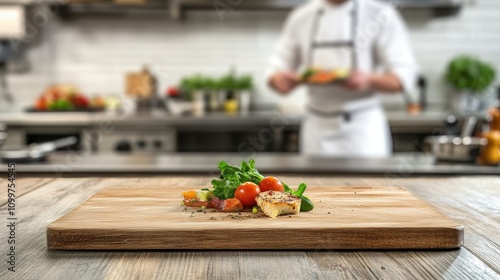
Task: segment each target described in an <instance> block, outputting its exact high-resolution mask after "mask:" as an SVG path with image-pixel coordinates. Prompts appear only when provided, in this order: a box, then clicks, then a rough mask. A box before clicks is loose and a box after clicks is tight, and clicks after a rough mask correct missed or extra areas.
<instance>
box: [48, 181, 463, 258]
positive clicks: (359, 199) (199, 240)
mask: <svg viewBox="0 0 500 280" xmlns="http://www.w3.org/2000/svg"><path fill="white" fill-rule="evenodd" d="M193 189H196V188H193ZM185 190H187V189H186V188H178V187H165V188H158V187H154V188H153V187H151V188H147V187H138V188H110V189H106V190H103V191H101V192H99V193H97V194H96V195H94V196H93V197H92V198H90V199H89V200H88V201H86V202H85V203H83V204H82V205H80V206H78V207H77V208H76V209H74V210H73V211H71V212H70V213H69V214H67V215H66V216H64V217H62V218H60V219H59V220H57V221H55V222H53V223H52V224H50V225H49V226H48V228H47V243H48V247H49V248H50V249H64V250H143V249H452V248H459V247H460V246H462V245H463V226H461V225H459V224H457V223H456V222H454V221H453V220H451V219H449V218H447V217H445V216H444V215H442V214H441V213H439V212H438V211H436V210H435V209H434V208H432V207H431V206H429V205H428V204H426V203H425V202H423V201H422V200H420V199H418V198H417V197H415V196H413V195H412V194H411V193H409V192H408V191H406V190H404V189H401V188H396V187H309V188H308V189H307V195H308V196H309V197H310V199H311V200H312V201H313V202H314V203H315V209H314V210H313V211H311V212H301V213H299V214H298V215H291V216H280V217H278V218H277V219H271V218H269V217H267V216H265V215H264V214H262V213H259V214H252V213H251V212H242V213H241V214H239V213H232V214H228V213H221V212H212V211H211V210H208V211H207V213H204V212H197V209H196V208H189V207H187V208H186V207H184V206H180V202H181V200H182V197H181V192H182V191H185Z"/></svg>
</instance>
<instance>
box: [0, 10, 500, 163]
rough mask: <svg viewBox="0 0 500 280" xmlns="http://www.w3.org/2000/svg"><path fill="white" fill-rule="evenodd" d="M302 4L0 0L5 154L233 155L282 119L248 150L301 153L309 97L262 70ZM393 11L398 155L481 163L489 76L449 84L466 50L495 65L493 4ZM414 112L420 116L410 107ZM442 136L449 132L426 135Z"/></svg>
mask: <svg viewBox="0 0 500 280" xmlns="http://www.w3.org/2000/svg"><path fill="white" fill-rule="evenodd" d="M388 1H389V0H388ZM303 2H304V1H300V0H267V1H264V0H258V1H254V0H252V1H249V0H248V1H245V0H242V1H225V0H220V1H203V0H114V1H112V0H67V1H65V0H35V1H30V0H17V1H9V0H0V41H3V53H4V60H5V62H4V63H1V64H0V65H3V69H4V70H3V71H4V73H5V85H6V86H5V87H0V88H2V89H3V93H2V97H1V98H2V99H1V101H0V102H1V105H0V110H1V111H0V124H3V127H4V130H5V131H6V135H7V137H6V139H5V141H4V142H5V143H4V144H3V147H4V148H5V147H9V148H11V147H20V146H25V145H28V144H32V143H41V142H46V141H50V140H56V139H60V138H63V137H67V136H74V137H76V138H77V143H76V144H74V145H73V148H74V149H77V150H82V151H89V152H91V153H93V154H99V153H138V152H141V153H143V152H146V153H153V154H156V153H159V152H161V153H173V152H234V153H238V152H241V143H242V142H245V141H247V139H249V137H252V136H258V135H259V133H260V132H262V129H266V128H269V126H270V122H271V120H272V119H273V118H276V117H278V119H280V120H281V121H282V123H283V126H280V128H279V129H277V130H276V129H275V130H273V133H274V136H272V140H270V141H264V142H266V143H263V144H264V148H259V149H257V151H258V152H275V153H292V154H293V153H298V147H299V143H298V141H299V137H298V132H299V130H300V123H301V117H302V113H303V111H304V102H305V94H304V92H303V90H301V89H298V90H296V91H295V92H294V93H293V94H291V95H289V96H286V97H283V96H280V95H278V94H276V93H274V92H273V91H272V90H271V89H270V88H269V87H268V86H267V82H266V74H267V73H266V68H267V66H268V62H269V57H270V55H271V52H272V50H273V49H274V46H275V44H276V42H277V40H278V38H279V35H280V32H281V28H282V25H283V22H284V19H285V18H286V16H287V14H288V12H289V11H290V10H291V9H292V8H293V7H295V6H297V5H298V4H301V3H303ZM220 3H222V4H220ZM395 3H397V6H398V8H399V9H400V11H401V12H402V14H403V17H404V20H405V21H406V23H407V25H408V27H409V30H410V35H411V44H412V46H413V49H414V51H415V54H416V57H417V59H418V63H419V65H420V69H421V74H422V78H421V79H420V81H419V86H418V87H417V90H416V91H415V92H412V93H408V94H407V96H408V98H406V99H405V98H404V97H403V95H394V96H383V97H382V98H383V102H384V107H385V109H386V111H387V115H388V118H389V122H390V125H391V131H392V134H393V142H394V151H395V152H396V154H395V155H398V154H400V153H401V154H404V153H412V152H422V151H426V152H427V153H428V155H431V156H432V157H433V158H434V159H436V158H438V159H442V160H444V162H448V163H452V162H453V163H454V162H469V163H477V162H478V156H479V154H480V152H479V150H480V149H485V147H486V146H487V145H488V141H487V140H485V139H486V138H487V137H485V136H484V133H486V132H487V131H489V130H491V129H490V128H489V123H490V122H491V120H492V114H491V113H490V111H491V110H492V108H493V107H494V106H495V100H496V99H497V98H498V96H497V91H498V90H497V87H498V86H499V79H498V77H499V75H496V78H495V79H494V80H493V81H491V83H488V84H487V85H486V86H485V88H484V89H481V90H480V91H481V93H479V94H477V93H476V94H470V93H467V92H468V91H467V90H463V89H462V90H460V89H456V85H455V87H454V86H453V85H451V84H450V82H448V81H447V79H446V75H447V71H448V69H449V65H450V62H451V61H452V60H453V59H456V58H457V57H458V58H459V57H461V56H463V55H466V56H471V57H472V58H473V60H474V61H473V62H472V63H476V62H478V63H484V64H481V65H489V66H491V68H493V69H494V70H495V71H498V69H500V21H498V14H499V12H500V1H497V0H463V1H462V0H413V1H410V0H400V1H395ZM217 7H218V8H217ZM462 59H465V60H466V59H467V58H462ZM476 60H477V61H476ZM198 75H202V76H198ZM476 78H478V79H482V77H480V76H478V77H476ZM68 85H71V86H68ZM228 85H229V86H228ZM227 87H230V89H227ZM231 87H232V88H231ZM138 88H139V89H138ZM186 88H188V89H191V90H186ZM207 88H208V90H207ZM187 91H189V93H187ZM58 92H59V93H58ZM61 92H62V93H61ZM199 92H202V93H199ZM211 92H219V93H211ZM75 93H78V96H81V98H80V97H79V98H80V100H76V101H75V99H73V100H71V101H70V102H69V103H71V104H67V103H68V102H65V101H64V102H56V103H57V104H47V102H49V101H47V100H48V99H50V100H52V101H50V102H53V99H54V98H53V95H58V94H59V95H60V94H62V95H66V94H69V95H74V94H75ZM7 95H9V96H10V97H7ZM44 96H45V97H46V96H51V97H50V98H48V99H44ZM414 104H419V105H420V106H419V107H421V111H420V112H414V110H412V112H408V107H409V106H408V105H414ZM497 105H498V104H497ZM410 107H411V106H410ZM37 111H71V112H37ZM73 111H78V112H73ZM417 111H418V110H417ZM103 119H106V120H110V121H111V122H112V123H113V130H112V132H110V133H106V129H105V128H102V127H101V126H102V120H103ZM467 125H468V127H467ZM103 131H104V132H103ZM438 135H450V136H453V137H452V138H449V137H448V138H440V139H437V138H429V136H438ZM466 137H468V138H467V139H465V141H464V138H466ZM471 137H472V138H471ZM492 137H493V138H494V136H492ZM92 139H94V140H92ZM96 139H99V140H96ZM426 139H427V140H426ZM495 139H496V138H495ZM453 141H454V142H453ZM493 142H494V141H492V140H490V141H489V144H491V143H493ZM464 146H466V147H464ZM259 147H260V145H259ZM497 148H498V147H497ZM455 149H456V151H455Z"/></svg>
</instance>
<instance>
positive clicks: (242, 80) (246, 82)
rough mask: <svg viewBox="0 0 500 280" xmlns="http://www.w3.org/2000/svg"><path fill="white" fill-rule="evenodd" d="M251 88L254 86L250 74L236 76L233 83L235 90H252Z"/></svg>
mask: <svg viewBox="0 0 500 280" xmlns="http://www.w3.org/2000/svg"><path fill="white" fill-rule="evenodd" d="M253 88H254V85H253V79H252V76H250V75H244V76H241V77H237V78H236V84H235V89H236V90H247V91H251V90H253Z"/></svg>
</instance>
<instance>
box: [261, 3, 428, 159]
mask: <svg viewBox="0 0 500 280" xmlns="http://www.w3.org/2000/svg"><path fill="white" fill-rule="evenodd" d="M309 67H318V68H322V69H348V70H349V72H350V74H349V77H348V78H347V80H345V81H343V82H341V83H338V84H330V85H311V84H309V85H307V86H306V88H307V91H308V92H307V105H306V106H307V114H306V118H305V120H304V122H303V126H302V129H301V152H302V153H304V154H307V155H328V156H341V157H350V156H354V157H387V156H390V154H391V152H392V141H391V136H390V131H389V126H388V123H387V119H386V117H385V114H384V111H383V109H382V106H381V102H380V100H379V98H378V97H377V96H376V92H385V93H401V92H403V93H404V92H411V91H412V89H413V87H414V86H415V84H416V76H417V71H418V69H417V65H416V62H415V58H414V56H413V53H412V50H411V47H410V45H409V40H408V34H407V30H406V28H405V26H404V23H403V21H402V19H401V18H400V16H399V14H398V13H397V12H396V10H395V9H394V8H393V7H392V6H390V5H389V4H387V3H383V2H380V1H378V0H310V1H309V2H308V3H306V4H304V5H303V6H301V7H299V8H297V9H296V10H295V11H294V12H292V14H291V15H290V16H289V17H288V19H287V20H286V23H285V25H284V29H283V31H282V36H281V38H280V40H279V42H278V45H277V48H276V50H275V52H274V54H273V56H272V58H271V69H270V71H269V85H270V86H271V87H272V88H274V89H275V90H276V91H278V92H280V93H283V94H287V93H289V92H291V91H292V90H293V89H294V88H295V87H296V86H298V84H299V74H298V73H300V72H302V71H304V69H307V68H309Z"/></svg>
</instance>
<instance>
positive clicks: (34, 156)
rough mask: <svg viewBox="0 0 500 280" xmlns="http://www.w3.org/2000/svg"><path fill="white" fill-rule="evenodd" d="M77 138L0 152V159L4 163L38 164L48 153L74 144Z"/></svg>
mask: <svg viewBox="0 0 500 280" xmlns="http://www.w3.org/2000/svg"><path fill="white" fill-rule="evenodd" d="M77 141H78V140H77V138H76V137H74V136H71V137H66V138H62V139H59V140H55V141H50V142H45V143H41V144H31V145H30V146H29V147H27V148H25V149H17V150H9V149H6V150H0V158H1V159H2V161H4V162H39V161H44V160H45V159H46V157H47V155H48V154H49V153H50V152H53V151H55V150H57V149H59V148H62V147H67V146H71V145H73V144H76V142H77Z"/></svg>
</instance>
